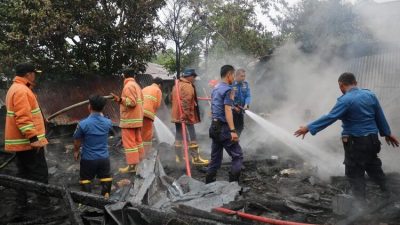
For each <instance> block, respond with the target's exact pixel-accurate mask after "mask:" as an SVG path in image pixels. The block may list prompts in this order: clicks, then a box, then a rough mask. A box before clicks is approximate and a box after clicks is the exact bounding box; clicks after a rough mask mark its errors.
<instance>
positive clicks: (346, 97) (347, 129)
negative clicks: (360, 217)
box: [295, 73, 399, 201]
mask: <svg viewBox="0 0 400 225" xmlns="http://www.w3.org/2000/svg"><path fill="white" fill-rule="evenodd" d="M338 82H339V88H340V90H341V91H342V93H343V95H342V96H341V97H340V98H338V100H337V102H336V105H335V106H334V107H333V109H332V110H331V111H330V112H329V113H328V114H326V115H324V116H322V117H321V118H319V119H318V120H316V121H314V122H312V123H310V124H308V125H307V126H302V127H300V129H298V130H297V131H296V132H295V135H296V136H297V137H298V136H303V138H304V136H305V135H306V134H307V133H308V132H310V133H311V134H312V135H315V134H316V133H318V132H319V131H321V130H323V129H324V128H326V127H328V126H329V125H331V124H332V123H334V122H335V121H336V120H342V123H343V125H342V127H343V132H342V141H343V146H344V151H345V159H344V164H345V174H346V177H347V178H348V180H349V182H350V184H351V186H352V188H351V189H352V193H353V195H354V196H355V197H356V199H358V200H360V201H365V180H364V174H365V172H367V174H368V176H369V177H370V178H371V179H372V180H374V181H375V182H376V183H377V184H378V185H379V186H380V188H381V190H382V191H383V192H385V193H388V192H387V187H386V180H385V174H384V172H383V170H382V162H381V160H380V159H379V157H378V153H379V151H380V149H381V142H380V141H379V138H378V132H379V133H380V135H381V136H384V137H385V138H386V142H387V143H388V144H389V145H392V146H393V147H395V146H399V142H398V141H397V139H396V137H395V136H393V135H392V134H391V131H390V127H389V125H388V123H387V121H386V118H385V115H384V113H383V110H382V108H381V106H380V104H379V101H378V99H377V97H376V96H375V94H374V93H373V92H372V91H370V90H367V89H360V88H358V87H357V81H356V78H355V76H354V75H353V74H352V73H343V74H342V75H340V77H339V80H338Z"/></svg>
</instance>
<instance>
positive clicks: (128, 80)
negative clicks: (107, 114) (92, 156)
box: [111, 68, 144, 173]
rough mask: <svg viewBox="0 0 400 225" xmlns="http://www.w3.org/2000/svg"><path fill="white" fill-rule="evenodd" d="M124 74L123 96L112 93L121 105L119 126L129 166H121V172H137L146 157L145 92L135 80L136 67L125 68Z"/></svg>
mask: <svg viewBox="0 0 400 225" xmlns="http://www.w3.org/2000/svg"><path fill="white" fill-rule="evenodd" d="M122 74H123V76H124V78H125V80H124V87H123V89H122V94H121V97H119V96H117V95H115V94H113V93H111V95H113V96H114V101H116V102H118V104H119V106H120V108H119V110H120V123H119V127H120V128H121V137H122V145H123V147H124V151H125V157H126V163H127V166H126V167H123V168H120V169H119V172H121V173H128V172H136V166H137V165H138V164H139V162H140V160H141V159H143V158H144V149H143V142H142V130H141V129H142V126H143V93H142V89H141V88H140V86H139V84H138V83H136V81H135V77H136V71H135V70H134V69H130V68H129V69H125V70H124V71H123V73H122Z"/></svg>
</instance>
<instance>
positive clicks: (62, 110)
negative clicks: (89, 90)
mask: <svg viewBox="0 0 400 225" xmlns="http://www.w3.org/2000/svg"><path fill="white" fill-rule="evenodd" d="M103 97H104V98H106V99H113V96H112V95H107V96H103ZM88 103H89V100H86V101H82V102H78V103H76V104H73V105H71V106H68V107H66V108H64V109H61V110H60V111H58V112H56V113H53V114H52V115H50V116H49V117H47V120H48V121H50V120H51V119H53V118H54V117H56V116H59V115H61V114H63V113H65V112H67V111H69V110H71V109H74V108H77V107H79V106H82V105H86V104H88Z"/></svg>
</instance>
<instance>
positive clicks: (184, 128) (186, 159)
mask: <svg viewBox="0 0 400 225" xmlns="http://www.w3.org/2000/svg"><path fill="white" fill-rule="evenodd" d="M175 89H176V98H177V101H178V108H179V115H180V116H181V117H182V115H183V110H182V102H181V95H180V92H179V82H178V79H176V80H175ZM181 125H182V139H183V149H184V154H185V165H186V175H188V177H192V172H191V171H190V164H189V154H188V151H189V149H188V143H187V139H186V123H184V122H183V121H181Z"/></svg>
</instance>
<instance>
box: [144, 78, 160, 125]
mask: <svg viewBox="0 0 400 225" xmlns="http://www.w3.org/2000/svg"><path fill="white" fill-rule="evenodd" d="M142 92H143V97H144V105H143V107H144V109H143V111H144V116H145V117H147V118H149V119H151V120H154V118H155V116H156V112H157V109H158V108H159V107H160V105H161V100H162V99H161V97H162V93H161V89H160V88H159V87H158V85H157V84H152V85H150V86H147V87H145V88H143V91H142Z"/></svg>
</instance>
